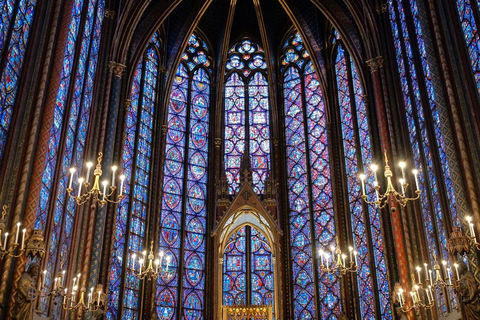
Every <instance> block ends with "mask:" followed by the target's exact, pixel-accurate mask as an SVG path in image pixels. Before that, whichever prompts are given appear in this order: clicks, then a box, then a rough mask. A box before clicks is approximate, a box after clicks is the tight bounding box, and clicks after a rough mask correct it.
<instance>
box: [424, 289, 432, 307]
mask: <svg viewBox="0 0 480 320" xmlns="http://www.w3.org/2000/svg"><path fill="white" fill-rule="evenodd" d="M428 290H429V289H425V291H426V292H427V299H428V304H430V302H431V300H430V294H429V293H428Z"/></svg>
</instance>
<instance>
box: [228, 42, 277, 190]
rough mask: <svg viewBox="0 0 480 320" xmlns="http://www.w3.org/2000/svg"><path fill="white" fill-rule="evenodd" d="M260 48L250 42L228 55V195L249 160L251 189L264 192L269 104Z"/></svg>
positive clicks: (267, 163) (238, 46) (268, 148)
mask: <svg viewBox="0 0 480 320" xmlns="http://www.w3.org/2000/svg"><path fill="white" fill-rule="evenodd" d="M266 69H267V63H266V61H265V53H264V51H263V49H262V48H261V47H260V46H259V45H258V44H256V43H255V42H253V41H252V40H250V39H244V40H242V41H240V42H238V43H237V44H235V45H234V46H233V47H232V48H231V49H230V50H229V52H228V60H227V64H226V69H225V70H226V77H225V78H226V83H225V156H224V157H225V158H224V159H225V172H226V176H227V180H228V183H229V190H230V193H231V194H234V193H236V192H237V191H238V190H239V186H240V163H241V159H242V157H243V155H244V154H248V155H249V156H250V157H251V163H252V175H253V188H254V190H255V192H257V193H258V194H262V193H263V187H264V182H265V179H266V177H267V171H268V168H269V167H270V105H269V95H268V82H267V72H266Z"/></svg>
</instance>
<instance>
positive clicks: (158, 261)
mask: <svg viewBox="0 0 480 320" xmlns="http://www.w3.org/2000/svg"><path fill="white" fill-rule="evenodd" d="M159 264H160V260H158V259H157V260H155V273H158V265H159Z"/></svg>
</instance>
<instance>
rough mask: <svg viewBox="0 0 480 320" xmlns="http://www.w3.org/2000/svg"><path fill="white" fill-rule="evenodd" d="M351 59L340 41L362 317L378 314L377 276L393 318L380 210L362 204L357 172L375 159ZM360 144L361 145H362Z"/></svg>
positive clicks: (384, 308)
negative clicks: (370, 237) (376, 300)
mask: <svg viewBox="0 0 480 320" xmlns="http://www.w3.org/2000/svg"><path fill="white" fill-rule="evenodd" d="M349 60H350V59H349V56H348V54H347V53H346V52H345V50H344V49H343V47H342V45H341V44H338V46H337V53H336V58H335V73H336V81H337V94H338V104H339V107H340V119H341V127H342V137H343V150H344V159H345V171H346V176H347V188H348V198H349V209H350V212H351V230H352V234H353V240H354V247H355V250H357V252H358V263H359V269H358V272H357V282H358V288H359V298H360V311H361V315H362V318H365V319H370V318H375V314H376V312H375V305H376V304H375V297H374V296H375V293H374V282H373V281H372V277H375V276H376V278H377V286H378V288H377V289H378V292H379V300H380V301H379V304H380V311H381V318H382V319H391V318H392V314H391V308H390V302H389V300H390V298H389V286H388V278H387V270H386V265H385V256H384V252H383V249H384V248H383V238H382V233H381V229H380V217H379V210H376V209H375V208H373V207H370V208H369V212H368V215H367V216H366V215H365V213H364V208H365V206H363V203H362V200H361V198H360V185H359V183H358V175H359V173H360V172H362V171H363V170H364V169H366V168H367V164H371V163H372V154H371V150H372V147H371V143H370V130H369V126H368V119H367V111H366V107H365V100H364V97H363V88H362V85H361V83H360V79H359V77H358V73H357V70H356V67H355V65H354V63H353V61H349ZM352 89H353V90H352ZM351 92H354V95H352V94H351ZM356 128H358V129H356ZM357 130H358V131H357ZM358 146H360V149H359V148H358ZM369 176H371V175H369ZM370 196H372V195H370ZM369 227H370V232H371V235H372V238H373V239H371V240H370V239H369V236H368V233H367V228H369ZM369 242H370V243H371V244H372V247H373V250H372V251H373V252H371V250H369V244H368V243H369ZM372 254H373V257H374V265H372V264H371V261H372V260H371V256H372Z"/></svg>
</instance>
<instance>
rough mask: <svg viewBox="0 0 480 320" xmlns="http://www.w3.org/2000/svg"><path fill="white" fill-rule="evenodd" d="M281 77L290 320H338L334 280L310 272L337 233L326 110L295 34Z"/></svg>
mask: <svg viewBox="0 0 480 320" xmlns="http://www.w3.org/2000/svg"><path fill="white" fill-rule="evenodd" d="M282 75H283V95H284V107H285V111H284V116H285V140H286V141H285V142H286V147H287V149H286V150H287V154H286V156H287V178H288V180H287V187H288V202H289V209H290V246H291V263H292V281H293V299H294V318H295V319H320V318H321V319H336V318H337V317H339V316H340V313H341V300H340V299H341V297H340V285H339V283H338V281H337V279H338V278H337V276H336V275H331V274H326V273H323V272H322V271H321V270H320V268H318V269H317V270H315V268H314V259H317V265H320V263H319V261H318V258H317V252H318V250H319V249H320V248H329V247H330V246H332V245H335V235H336V230H335V220H334V217H335V214H334V211H333V194H332V184H331V176H330V156H329V151H328V137H327V120H326V114H325V112H326V111H325V104H324V98H323V92H322V89H321V88H320V81H319V80H318V76H317V74H316V72H315V67H314V66H313V63H312V61H311V58H310V55H309V53H308V52H307V50H306V48H305V46H304V44H303V41H302V38H301V37H300V34H299V33H294V34H293V35H291V36H290V37H289V38H288V39H287V41H286V42H285V44H284V51H283V57H282ZM316 299H317V301H318V303H317V302H316ZM315 306H318V310H317V309H316V307H315Z"/></svg>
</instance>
